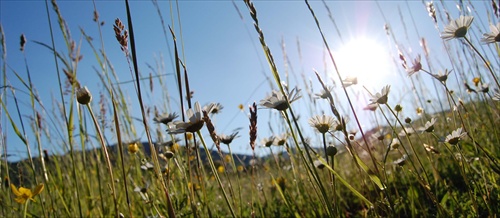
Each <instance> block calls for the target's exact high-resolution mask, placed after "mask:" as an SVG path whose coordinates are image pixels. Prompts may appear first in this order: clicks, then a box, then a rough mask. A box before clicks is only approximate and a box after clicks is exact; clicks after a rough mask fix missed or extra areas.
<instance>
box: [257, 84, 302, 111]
mask: <svg viewBox="0 0 500 218" xmlns="http://www.w3.org/2000/svg"><path fill="white" fill-rule="evenodd" d="M299 92H300V89H297V88H294V89H292V90H291V91H290V92H289V93H288V101H289V102H287V101H286V98H285V96H284V95H283V94H281V92H279V91H276V90H273V91H272V93H271V95H269V96H267V97H266V98H264V99H262V100H261V101H260V104H259V105H261V106H264V107H267V108H273V109H276V110H279V111H282V110H286V109H288V104H291V103H292V102H294V101H296V100H297V99H299V98H301V97H302V96H301V95H300V94H299Z"/></svg>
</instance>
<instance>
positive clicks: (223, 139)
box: [219, 132, 238, 145]
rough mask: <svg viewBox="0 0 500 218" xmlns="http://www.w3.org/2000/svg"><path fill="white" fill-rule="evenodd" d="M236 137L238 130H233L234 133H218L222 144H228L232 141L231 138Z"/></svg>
mask: <svg viewBox="0 0 500 218" xmlns="http://www.w3.org/2000/svg"><path fill="white" fill-rule="evenodd" d="M237 137H238V132H235V133H233V134H231V135H224V134H221V135H219V140H220V142H222V143H223V144H226V145H229V144H231V142H233V139H235V138H237Z"/></svg>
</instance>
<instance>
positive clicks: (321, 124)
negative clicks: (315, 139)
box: [309, 114, 336, 133]
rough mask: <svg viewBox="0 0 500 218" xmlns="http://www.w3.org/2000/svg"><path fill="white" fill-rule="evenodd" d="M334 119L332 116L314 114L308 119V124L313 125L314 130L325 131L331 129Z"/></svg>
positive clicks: (333, 125)
mask: <svg viewBox="0 0 500 218" xmlns="http://www.w3.org/2000/svg"><path fill="white" fill-rule="evenodd" d="M335 124H336V121H335V119H334V118H333V117H332V116H328V115H324V114H323V115H321V116H319V115H316V116H314V117H312V118H311V119H309V125H311V127H313V128H314V129H315V130H316V131H318V132H320V133H326V132H328V131H331V130H333V128H334V127H335Z"/></svg>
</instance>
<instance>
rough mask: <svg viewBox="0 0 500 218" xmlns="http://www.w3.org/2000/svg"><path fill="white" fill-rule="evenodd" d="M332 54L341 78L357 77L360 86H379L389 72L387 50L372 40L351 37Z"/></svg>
mask: <svg viewBox="0 0 500 218" xmlns="http://www.w3.org/2000/svg"><path fill="white" fill-rule="evenodd" d="M334 55H335V56H334V58H335V61H336V63H337V66H338V69H339V71H340V75H341V76H342V79H345V78H347V77H357V78H358V84H359V85H361V86H366V87H374V86H379V85H381V84H383V83H384V82H385V81H384V80H387V78H385V77H387V76H388V75H390V72H391V65H390V56H389V54H388V50H387V49H385V48H384V47H383V46H382V45H381V43H379V42H376V41H374V40H370V39H366V38H357V39H353V40H351V41H349V42H348V43H347V44H345V45H344V46H342V47H341V48H340V49H339V50H338V51H334ZM332 76H333V75H332ZM334 78H336V76H334Z"/></svg>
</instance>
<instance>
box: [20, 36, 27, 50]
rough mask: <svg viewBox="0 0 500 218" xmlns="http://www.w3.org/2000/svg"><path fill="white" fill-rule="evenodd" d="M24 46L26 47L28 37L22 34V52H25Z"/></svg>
mask: <svg viewBox="0 0 500 218" xmlns="http://www.w3.org/2000/svg"><path fill="white" fill-rule="evenodd" d="M24 45H26V36H25V35H24V33H23V34H21V51H24Z"/></svg>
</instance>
